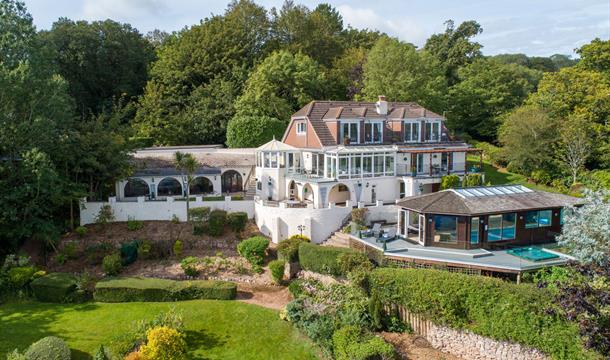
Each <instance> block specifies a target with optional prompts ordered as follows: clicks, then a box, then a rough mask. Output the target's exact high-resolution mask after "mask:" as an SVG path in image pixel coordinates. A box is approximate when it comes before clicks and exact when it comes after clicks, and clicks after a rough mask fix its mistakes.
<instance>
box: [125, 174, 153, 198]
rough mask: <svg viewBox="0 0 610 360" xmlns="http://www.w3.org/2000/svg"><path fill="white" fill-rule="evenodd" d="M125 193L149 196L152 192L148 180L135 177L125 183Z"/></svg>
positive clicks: (129, 195) (126, 195) (133, 195)
mask: <svg viewBox="0 0 610 360" xmlns="http://www.w3.org/2000/svg"><path fill="white" fill-rule="evenodd" d="M123 194H124V196H125V197H138V196H148V195H149V194H150V188H149V187H148V184H147V183H146V181H144V180H142V179H139V178H133V179H129V180H127V184H125V188H124V189H123Z"/></svg>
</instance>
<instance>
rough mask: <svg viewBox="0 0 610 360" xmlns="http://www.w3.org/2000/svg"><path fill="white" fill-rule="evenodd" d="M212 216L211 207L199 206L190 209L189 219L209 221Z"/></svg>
mask: <svg viewBox="0 0 610 360" xmlns="http://www.w3.org/2000/svg"><path fill="white" fill-rule="evenodd" d="M209 217H210V208H209V207H198V208H191V209H189V220H190V221H193V222H197V223H204V222H207V221H208V219H209Z"/></svg>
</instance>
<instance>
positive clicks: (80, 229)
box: [74, 226, 89, 239]
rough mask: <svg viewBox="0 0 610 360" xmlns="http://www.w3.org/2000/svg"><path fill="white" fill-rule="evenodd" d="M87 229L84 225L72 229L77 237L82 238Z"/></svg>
mask: <svg viewBox="0 0 610 360" xmlns="http://www.w3.org/2000/svg"><path fill="white" fill-rule="evenodd" d="M88 231H89V230H88V229H87V228H86V227H85V226H79V227H77V228H76V229H74V232H75V233H76V235H78V237H79V238H81V239H82V238H84V237H85V235H87V232H88Z"/></svg>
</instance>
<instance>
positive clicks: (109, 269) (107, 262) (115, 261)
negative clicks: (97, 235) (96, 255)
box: [102, 253, 123, 276]
mask: <svg viewBox="0 0 610 360" xmlns="http://www.w3.org/2000/svg"><path fill="white" fill-rule="evenodd" d="M102 270H104V273H106V275H109V276H115V275H118V274H119V273H120V272H121V270H123V264H122V263H121V255H119V254H118V253H115V254H112V255H106V256H104V260H103V261H102Z"/></svg>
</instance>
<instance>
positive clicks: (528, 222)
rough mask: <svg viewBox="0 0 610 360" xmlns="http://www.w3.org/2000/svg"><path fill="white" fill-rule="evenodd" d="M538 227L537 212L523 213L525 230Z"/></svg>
mask: <svg viewBox="0 0 610 360" xmlns="http://www.w3.org/2000/svg"><path fill="white" fill-rule="evenodd" d="M536 227H538V211H528V212H526V213H525V228H526V229H531V228H536Z"/></svg>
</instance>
